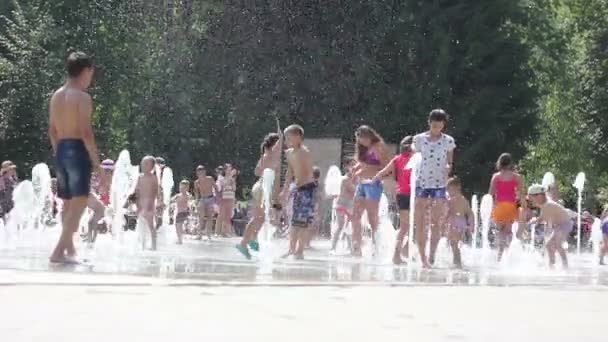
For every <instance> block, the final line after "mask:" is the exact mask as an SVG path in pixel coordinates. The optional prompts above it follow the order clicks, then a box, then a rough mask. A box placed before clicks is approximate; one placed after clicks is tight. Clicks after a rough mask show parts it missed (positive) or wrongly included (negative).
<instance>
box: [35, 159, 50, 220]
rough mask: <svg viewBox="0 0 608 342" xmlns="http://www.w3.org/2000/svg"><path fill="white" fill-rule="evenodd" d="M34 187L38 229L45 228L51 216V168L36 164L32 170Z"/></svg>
mask: <svg viewBox="0 0 608 342" xmlns="http://www.w3.org/2000/svg"><path fill="white" fill-rule="evenodd" d="M32 186H33V188H34V197H35V199H34V201H35V204H34V207H33V208H32V211H33V215H34V217H35V218H36V221H35V226H36V228H42V227H44V223H45V222H46V221H47V220H48V218H49V217H50V216H51V215H50V214H51V210H52V208H51V203H52V197H51V196H52V191H51V172H50V171H49V167H48V166H47V165H46V164H44V163H40V164H36V166H34V168H33V169H32Z"/></svg>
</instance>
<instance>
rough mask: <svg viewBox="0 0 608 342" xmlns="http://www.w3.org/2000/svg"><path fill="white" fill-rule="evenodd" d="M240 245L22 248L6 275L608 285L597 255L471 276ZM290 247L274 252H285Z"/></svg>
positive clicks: (2, 258)
mask: <svg viewBox="0 0 608 342" xmlns="http://www.w3.org/2000/svg"><path fill="white" fill-rule="evenodd" d="M236 241H237V240H235V239H224V240H216V241H212V242H200V241H198V242H197V241H187V242H186V244H184V245H183V246H166V248H165V249H163V250H160V251H157V252H148V251H146V252H143V253H138V254H130V255H129V254H123V255H120V256H115V255H114V256H112V255H108V254H103V253H97V254H95V252H93V251H90V250H89V251H87V250H84V251H83V252H82V255H83V257H85V258H88V259H89V260H90V261H89V263H88V264H86V265H81V266H77V267H64V266H56V265H50V264H49V262H48V259H47V257H48V251H46V250H44V251H41V250H36V249H27V248H20V249H16V250H0V269H2V270H12V271H20V272H71V273H74V274H89V275H90V274H95V275H124V276H140V277H148V278H162V279H165V280H167V281H168V282H174V283H180V284H248V285H255V284H264V285H272V284H275V285H281V284H299V285H332V286H335V285H355V284H363V285H425V284H428V285H488V286H521V285H543V286H554V285H555V286H572V285H593V286H598V285H599V286H608V267H601V266H598V265H596V264H595V263H594V262H593V261H594V260H593V258H592V257H591V256H590V255H583V256H574V255H570V258H571V267H570V269H568V270H562V269H556V270H550V269H549V268H547V267H545V266H537V267H509V266H505V265H498V264H496V263H492V262H490V263H486V264H485V265H484V266H480V265H473V266H470V267H469V268H467V269H465V270H456V269H453V268H449V267H447V266H446V267H441V266H438V267H436V268H434V269H431V270H422V269H420V268H419V267H417V266H414V267H408V266H406V265H404V266H394V265H392V264H390V263H388V262H378V261H375V260H374V259H372V258H361V259H357V258H353V257H350V256H329V253H328V245H327V243H326V242H324V241H319V242H317V244H316V247H317V248H316V249H314V250H311V251H308V253H307V258H306V260H300V261H296V260H288V259H281V258H278V257H277V256H272V257H269V258H265V259H262V260H256V259H255V258H254V260H245V259H244V258H243V257H242V256H241V255H240V254H238V252H237V251H236V250H235V249H234V244H235V243H236ZM285 243H286V242H285V241H280V242H278V246H275V250H276V252H277V253H275V255H278V251H279V250H280V251H284V250H285V248H286V245H285Z"/></svg>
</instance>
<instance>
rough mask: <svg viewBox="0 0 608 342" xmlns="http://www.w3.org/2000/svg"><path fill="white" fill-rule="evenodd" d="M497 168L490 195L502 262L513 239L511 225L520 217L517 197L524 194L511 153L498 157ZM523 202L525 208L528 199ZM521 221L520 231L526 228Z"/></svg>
mask: <svg viewBox="0 0 608 342" xmlns="http://www.w3.org/2000/svg"><path fill="white" fill-rule="evenodd" d="M496 170H497V172H496V173H495V174H494V175H493V176H492V180H491V181H490V195H492V198H493V199H494V208H493V209H492V221H493V222H494V223H495V224H496V228H497V230H498V261H499V262H500V259H501V258H502V255H503V253H504V251H505V249H506V248H507V247H508V246H509V243H510V240H511V234H512V231H511V226H512V225H513V223H514V222H515V221H516V220H518V218H519V213H518V210H517V197H518V196H519V198H520V199H522V198H523V197H524V196H523V187H522V181H521V176H520V175H519V174H517V173H516V172H515V171H513V160H512V158H511V155H510V154H508V153H503V154H501V155H500V157H498V161H496ZM521 203H522V208H525V205H526V201H522V202H521ZM520 223H521V224H520V225H519V227H521V228H520V230H519V232H521V231H523V229H524V224H523V222H520ZM519 232H518V235H519Z"/></svg>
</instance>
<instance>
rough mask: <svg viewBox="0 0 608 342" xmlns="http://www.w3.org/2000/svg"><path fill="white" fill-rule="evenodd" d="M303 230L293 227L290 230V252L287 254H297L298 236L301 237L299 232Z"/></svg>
mask: <svg viewBox="0 0 608 342" xmlns="http://www.w3.org/2000/svg"><path fill="white" fill-rule="evenodd" d="M301 229H302V228H300V227H293V226H292V227H291V228H289V252H288V253H287V254H288V255H289V254H294V253H295V252H296V248H297V245H298V236H299V230H301Z"/></svg>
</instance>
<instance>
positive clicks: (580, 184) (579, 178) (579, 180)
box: [572, 172, 585, 255]
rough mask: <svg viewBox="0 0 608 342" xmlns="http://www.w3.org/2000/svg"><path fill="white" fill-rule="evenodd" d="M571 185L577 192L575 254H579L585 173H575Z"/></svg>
mask: <svg viewBox="0 0 608 342" xmlns="http://www.w3.org/2000/svg"><path fill="white" fill-rule="evenodd" d="M572 185H573V186H574V187H575V188H576V190H577V194H578V198H577V201H576V208H577V212H578V215H577V217H576V229H577V233H576V236H577V239H576V254H578V255H581V211H582V205H583V189H584V188H585V173H584V172H579V173H578V175H576V179H575V180H574V184H572Z"/></svg>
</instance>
